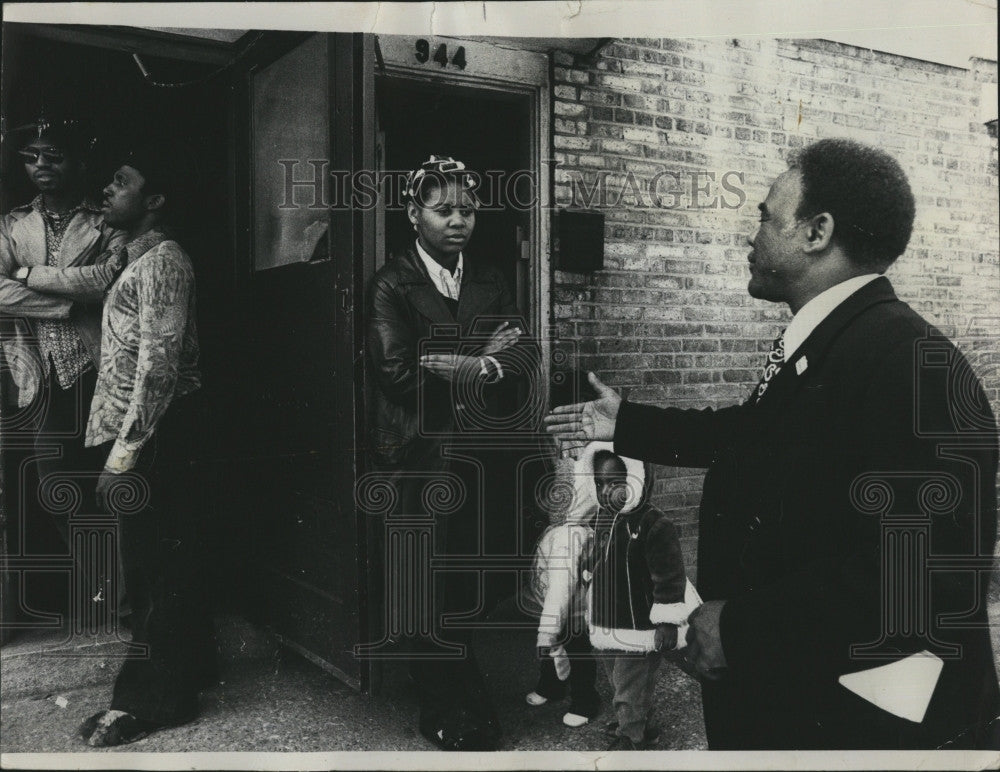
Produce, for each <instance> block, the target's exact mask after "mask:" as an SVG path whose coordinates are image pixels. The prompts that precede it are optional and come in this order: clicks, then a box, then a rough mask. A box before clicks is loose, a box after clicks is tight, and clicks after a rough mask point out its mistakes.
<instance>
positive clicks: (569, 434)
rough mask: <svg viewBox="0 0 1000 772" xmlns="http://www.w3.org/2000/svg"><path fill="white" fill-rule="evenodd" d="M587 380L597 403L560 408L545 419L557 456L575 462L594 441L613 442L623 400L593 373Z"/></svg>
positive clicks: (581, 403)
mask: <svg viewBox="0 0 1000 772" xmlns="http://www.w3.org/2000/svg"><path fill="white" fill-rule="evenodd" d="M587 380H588V381H589V382H590V385H591V386H593V387H594V390H595V391H596V392H597V399H595V400H592V401H591V402H578V403H576V404H575V405H563V406H562V407H557V408H555V409H554V410H553V411H552V412H551V413H549V414H548V415H547V416H545V429H546V431H547V432H549V434H551V435H552V436H553V437H554V438H555V439H556V441H557V442H558V443H559V450H560V455H562V456H563V457H566V456H567V455H570V456H572V457H573V458H576V457H577V456H579V454H580V450H581V448H583V446H584V445H585V444H587V443H588V442H592V441H594V440H612V439H614V436H615V423H616V421H617V420H618V408H619V407H620V406H621V403H622V398H621V397H620V396H618V392H616V391H615V390H614V389H612V388H611V387H610V386H605V385H604V384H603V383H601V380H600V378H598V377H597V376H596V375H594V374H593V373H587Z"/></svg>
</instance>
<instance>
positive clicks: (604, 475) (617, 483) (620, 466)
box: [594, 458, 628, 514]
mask: <svg viewBox="0 0 1000 772" xmlns="http://www.w3.org/2000/svg"><path fill="white" fill-rule="evenodd" d="M627 481H628V472H627V471H626V469H625V464H624V463H623V462H622V461H621V460H619V459H617V458H604V459H601V461H600V462H598V464H597V465H596V467H595V468H594V482H595V483H596V484H597V503H598V504H600V505H601V506H602V507H603V508H604V509H606V510H608V511H609V512H612V513H613V514H618V513H619V512H621V511H622V508H623V507H624V506H625V502H626V501H628V484H627Z"/></svg>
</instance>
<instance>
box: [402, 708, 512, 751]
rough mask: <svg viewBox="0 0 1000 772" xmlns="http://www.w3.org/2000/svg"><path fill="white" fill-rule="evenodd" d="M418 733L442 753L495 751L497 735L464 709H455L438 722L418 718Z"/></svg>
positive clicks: (491, 728) (492, 729) (422, 717)
mask: <svg viewBox="0 0 1000 772" xmlns="http://www.w3.org/2000/svg"><path fill="white" fill-rule="evenodd" d="M420 733H421V734H422V735H423V736H424V737H426V738H427V739H428V740H430V741H431V742H432V743H434V745H436V746H437V747H438V748H440V749H441V750H443V751H495V750H496V749H497V745H498V740H499V737H498V733H497V732H496V731H495V730H494V728H493V727H491V726H489V725H488V724H486V723H485V722H483V721H482V720H481V719H479V720H477V719H476V717H474V716H473V715H472V714H471V713H470V712H469V711H467V710H465V709H464V708H455V709H453V710H451V711H449V712H448V713H447V714H446V715H444V716H443V717H441V718H439V719H438V720H426V719H425V717H424V716H423V715H421V718H420Z"/></svg>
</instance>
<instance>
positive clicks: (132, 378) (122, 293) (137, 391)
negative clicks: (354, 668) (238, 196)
mask: <svg viewBox="0 0 1000 772" xmlns="http://www.w3.org/2000/svg"><path fill="white" fill-rule="evenodd" d="M168 158H169V156H168V155H167V154H165V153H164V152H162V149H161V148H156V149H155V151H149V152H144V151H140V152H136V153H132V154H131V155H130V156H129V157H128V159H127V160H126V162H125V163H124V164H123V165H122V166H121V167H120V168H119V169H118V171H117V172H115V175H114V179H113V181H112V182H111V183H110V184H109V185H108V186H107V187H106V188H105V189H104V196H105V200H104V206H103V207H102V212H103V213H104V217H105V220H106V221H107V222H108V223H109V224H111V225H113V226H115V227H118V228H121V229H123V230H124V231H125V234H126V236H125V241H126V244H125V247H124V250H123V256H124V268H123V269H122V270H121V273H120V275H119V276H118V278H117V279H116V280H115V282H114V284H113V285H112V286H111V287H110V289H109V290H108V293H107V296H106V298H105V302H104V313H103V317H102V326H101V332H102V337H101V361H100V365H99V368H98V377H97V386H96V388H95V391H94V400H93V403H92V405H91V411H90V418H89V420H88V422H87V435H86V444H87V446H88V447H95V448H98V449H100V452H101V455H102V457H103V458H104V468H103V471H102V473H101V477H100V480H99V481H98V485H97V495H98V500H99V502H101V504H102V505H103V506H104V507H106V508H107V509H109V510H110V511H112V512H114V513H115V514H116V515H117V516H118V524H119V535H120V539H121V545H120V546H121V553H122V561H123V565H124V569H125V581H126V584H127V586H128V588H129V598H130V600H131V603H132V608H133V612H134V613H133V617H134V621H133V632H132V647H133V648H132V651H131V653H130V656H129V657H128V658H127V659H126V660H125V662H124V663H123V665H122V668H121V670H120V672H119V673H118V677H117V679H116V681H115V688H114V695H113V697H112V700H111V709H110V710H105V711H101V712H100V713H97V714H95V715H93V716H91V717H90V718H89V719H88V720H87V721H85V722H84V723H83V725H82V726H81V727H80V732H81V735H82V736H83V738H84V739H85V740H86V741H87V742H88V744H90V745H93V746H109V745H120V744H123V743H128V742H132V741H134V740H138V739H139V738H141V737H144V736H145V735H146V734H148V733H149V732H150V731H153V730H155V729H158V728H161V727H164V726H175V725H178V724H182V723H185V722H187V721H190V720H192V719H193V718H195V717H196V716H197V712H198V701H197V696H198V691H199V690H200V689H201V688H202V687H203V686H205V685H207V682H209V680H210V679H211V678H213V677H214V672H215V661H214V644H213V639H212V633H211V620H210V617H209V615H208V609H207V606H206V604H205V603H204V602H203V598H204V595H205V592H204V586H203V581H202V574H201V570H200V567H201V566H202V565H203V564H204V560H203V559H202V557H201V539H200V537H199V534H198V523H197V517H196V516H195V515H194V514H193V512H192V508H191V507H190V506H185V505H184V502H183V501H182V500H181V498H180V496H181V495H182V493H183V492H184V491H185V490H186V489H187V487H188V483H187V480H186V479H184V475H183V470H184V467H185V466H186V464H185V456H186V451H187V448H189V447H190V445H191V443H192V438H191V435H190V433H189V432H188V430H187V429H186V427H188V426H189V425H191V423H192V421H191V416H192V408H191V402H192V397H191V396H189V395H190V394H191V393H192V392H194V391H196V390H197V389H198V388H199V386H200V376H199V372H198V335H197V331H196V325H195V288H194V270H193V268H192V265H191V260H190V258H189V257H188V255H187V254H186V253H185V252H184V250H183V249H182V248H181V246H180V245H179V244H178V243H177V242H176V241H174V240H173V238H172V237H171V234H170V232H169V229H168V228H167V226H166V225H165V220H166V217H167V215H168V213H169V211H170V209H171V208H172V207H175V206H176V204H177V202H178V200H179V194H178V185H177V183H178V178H179V175H177V174H176V173H175V172H174V171H173V168H174V167H173V165H172V164H171V162H170V160H168ZM88 272H92V273H96V272H97V269H94V268H89V269H88V268H78V269H70V270H69V271H64V272H63V273H64V274H69V273H74V274H75V275H77V276H79V275H81V274H86V273H88Z"/></svg>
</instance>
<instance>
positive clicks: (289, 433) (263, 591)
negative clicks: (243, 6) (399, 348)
mask: <svg viewBox="0 0 1000 772" xmlns="http://www.w3.org/2000/svg"><path fill="white" fill-rule="evenodd" d="M293 42H294V45H293V46H291V47H289V45H288V39H287V38H285V39H284V41H283V43H284V44H283V45H281V46H279V47H276V48H273V49H271V54H270V55H269V56H268V57H267V58H265V59H264V60H260V59H258V61H257V62H256V63H255V64H254V65H253V66H252V68H251V69H250V71H249V72H248V73H247V82H246V84H245V87H246V96H247V100H246V101H247V111H248V113H247V116H248V117H249V118H250V119H251V127H250V131H249V134H248V136H247V137H246V140H247V145H248V147H247V150H248V151H249V153H248V155H249V159H248V161H249V163H248V168H247V169H246V173H247V175H248V176H249V179H247V180H246V181H247V182H248V183H249V185H248V187H247V188H245V189H246V190H250V191H252V200H251V201H250V209H251V211H250V213H249V218H248V219H249V228H248V229H246V232H245V239H246V242H247V244H246V247H247V248H248V251H249V254H250V256H251V258H252V265H251V267H250V271H249V276H250V278H249V285H248V287H247V288H246V289H247V296H248V306H249V313H248V316H247V327H248V329H247V334H248V341H247V343H248V351H247V361H248V363H249V367H248V370H247V379H248V382H247V383H246V384H245V388H246V389H247V391H248V393H249V395H250V399H249V403H248V405H247V408H248V414H247V416H246V419H247V422H248V423H249V424H250V425H251V426H252V427H253V428H252V431H251V432H250V434H249V436H248V438H247V439H248V443H249V445H250V447H249V448H248V451H249V453H248V455H249V457H250V461H249V462H248V464H247V465H246V469H245V472H244V475H245V477H244V479H245V480H246V481H247V484H248V486H249V487H250V491H251V495H249V496H248V498H247V502H248V508H249V510H250V511H249V513H248V514H249V515H250V517H249V518H248V520H247V524H248V527H250V528H252V529H253V543H254V550H253V552H254V560H255V564H256V565H255V569H254V573H255V576H256V577H257V578H258V579H259V587H258V592H259V596H258V597H259V600H260V604H261V606H260V610H261V615H262V619H263V621H265V622H266V623H267V624H268V625H269V626H270V627H271V628H272V629H273V630H274V631H275V632H276V633H277V634H278V635H279V636H280V637H281V639H282V641H283V642H284V643H285V644H287V645H288V646H290V647H291V648H293V649H295V650H296V651H298V652H300V653H301V654H303V655H305V656H306V657H307V658H309V659H310V660H312V661H313V662H315V663H317V664H318V665H320V666H322V667H323V668H325V669H327V670H329V671H330V672H332V673H334V674H335V675H337V676H338V677H340V678H341V679H342V680H344V681H345V682H346V683H348V684H350V685H351V686H353V687H355V688H361V689H367V687H368V683H369V677H368V674H367V672H366V671H365V670H364V668H363V667H362V663H359V662H358V660H356V659H355V657H354V656H353V647H354V645H355V644H356V643H357V642H358V641H359V640H362V639H363V638H364V636H365V635H366V626H367V622H366V618H367V608H366V602H367V598H366V595H367V593H366V590H365V586H366V584H365V582H366V571H365V564H366V550H365V542H366V539H365V527H364V523H359V521H358V515H357V513H356V509H355V505H354V484H355V480H356V478H357V475H358V474H359V472H360V471H361V470H360V464H361V463H362V459H361V451H362V445H363V443H362V441H361V437H362V436H363V433H362V429H363V425H362V424H363V412H364V410H363V405H364V403H363V382H362V379H363V377H364V372H363V371H364V362H363V359H362V358H361V351H362V345H361V340H360V335H361V333H362V332H363V325H362V323H361V315H360V312H361V308H360V306H361V305H362V304H363V301H362V299H363V277H364V276H365V275H366V272H367V274H368V275H370V273H371V270H372V268H371V266H367V267H366V265H365V261H366V260H372V259H373V255H374V243H372V244H370V245H369V244H367V243H366V242H365V239H369V240H373V238H374V228H373V227H372V224H371V223H370V222H369V220H370V219H371V218H373V217H374V212H372V211H370V210H365V209H360V208H355V207H352V206H343V205H342V204H343V202H340V204H341V205H337V202H336V201H335V197H336V195H337V193H336V191H332V190H331V185H330V181H331V179H334V178H336V177H337V176H338V174H342V173H344V172H347V173H352V172H359V171H361V170H364V169H368V170H371V169H373V168H374V130H373V127H371V126H370V125H368V124H369V123H370V122H371V116H370V115H369V114H368V111H366V110H364V109H363V107H362V106H363V105H365V104H371V98H370V95H371V89H372V73H371V68H372V64H371V62H372V58H373V56H374V54H373V53H372V52H371V50H370V49H371V42H370V39H368V38H366V37H365V36H362V35H351V34H314V35H311V36H308V37H306V38H305V39H302V40H296V41H293ZM332 197H333V198H332ZM331 204H334V205H333V206H331Z"/></svg>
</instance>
